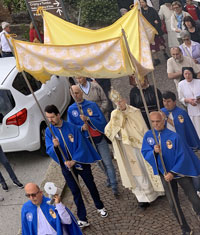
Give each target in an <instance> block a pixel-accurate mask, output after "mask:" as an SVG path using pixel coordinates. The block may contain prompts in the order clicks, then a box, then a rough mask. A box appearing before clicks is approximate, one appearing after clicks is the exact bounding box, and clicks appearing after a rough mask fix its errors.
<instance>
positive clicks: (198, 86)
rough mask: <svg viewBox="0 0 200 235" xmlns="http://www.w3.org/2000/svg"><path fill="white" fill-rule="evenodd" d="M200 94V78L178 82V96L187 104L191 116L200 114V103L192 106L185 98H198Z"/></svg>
mask: <svg viewBox="0 0 200 235" xmlns="http://www.w3.org/2000/svg"><path fill="white" fill-rule="evenodd" d="M199 95H200V79H193V80H192V81H191V82H187V81H186V80H183V81H181V82H179V84H178V96H179V100H180V102H181V103H183V104H184V105H187V109H188V114H189V116H200V104H197V106H192V105H191V104H188V103H187V104H186V103H185V101H184V100H185V98H193V99H196V97H197V96H199Z"/></svg>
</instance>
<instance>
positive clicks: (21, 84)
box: [12, 73, 42, 95]
mask: <svg viewBox="0 0 200 235" xmlns="http://www.w3.org/2000/svg"><path fill="white" fill-rule="evenodd" d="M26 76H27V78H28V80H29V83H30V85H31V87H32V89H33V91H34V92H35V91H37V90H39V89H40V87H41V86H42V83H41V82H40V81H37V80H36V79H35V78H34V77H33V76H31V75H30V74H29V73H26ZM12 85H13V87H14V88H15V89H16V90H18V91H19V92H21V93H22V94H24V95H30V94H31V92H30V90H29V88H28V86H27V85H26V82H25V80H24V77H23V75H22V73H18V74H17V76H16V78H15V80H14V82H13V84H12Z"/></svg>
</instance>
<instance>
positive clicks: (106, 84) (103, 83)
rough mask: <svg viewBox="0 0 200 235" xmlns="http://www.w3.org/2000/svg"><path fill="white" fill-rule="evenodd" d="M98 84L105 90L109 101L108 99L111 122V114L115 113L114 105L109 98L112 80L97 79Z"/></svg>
mask: <svg viewBox="0 0 200 235" xmlns="http://www.w3.org/2000/svg"><path fill="white" fill-rule="evenodd" d="M96 82H97V83H98V84H99V85H100V86H101V88H102V89H103V91H104V93H105V95H106V97H107V99H108V108H107V110H108V120H110V114H111V112H112V111H113V109H114V108H113V104H112V102H111V100H110V98H109V92H110V89H111V79H109V78H108V79H105V78H102V79H101V78H98V79H96Z"/></svg>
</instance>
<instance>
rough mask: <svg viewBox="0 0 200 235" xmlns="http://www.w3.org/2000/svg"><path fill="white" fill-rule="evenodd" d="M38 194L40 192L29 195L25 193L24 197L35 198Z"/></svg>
mask: <svg viewBox="0 0 200 235" xmlns="http://www.w3.org/2000/svg"><path fill="white" fill-rule="evenodd" d="M39 192H40V190H39V191H38V192H37V193H30V194H28V193H26V194H25V196H26V197H28V198H30V197H36V196H37V194H38V193H39Z"/></svg>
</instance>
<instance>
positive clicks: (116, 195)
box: [113, 191, 120, 199]
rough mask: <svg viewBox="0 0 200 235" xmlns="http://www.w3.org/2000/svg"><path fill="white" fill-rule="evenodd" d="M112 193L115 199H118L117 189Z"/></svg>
mask: <svg viewBox="0 0 200 235" xmlns="http://www.w3.org/2000/svg"><path fill="white" fill-rule="evenodd" d="M113 195H114V197H115V198H116V199H119V196H120V194H119V192H118V191H115V192H113Z"/></svg>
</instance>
